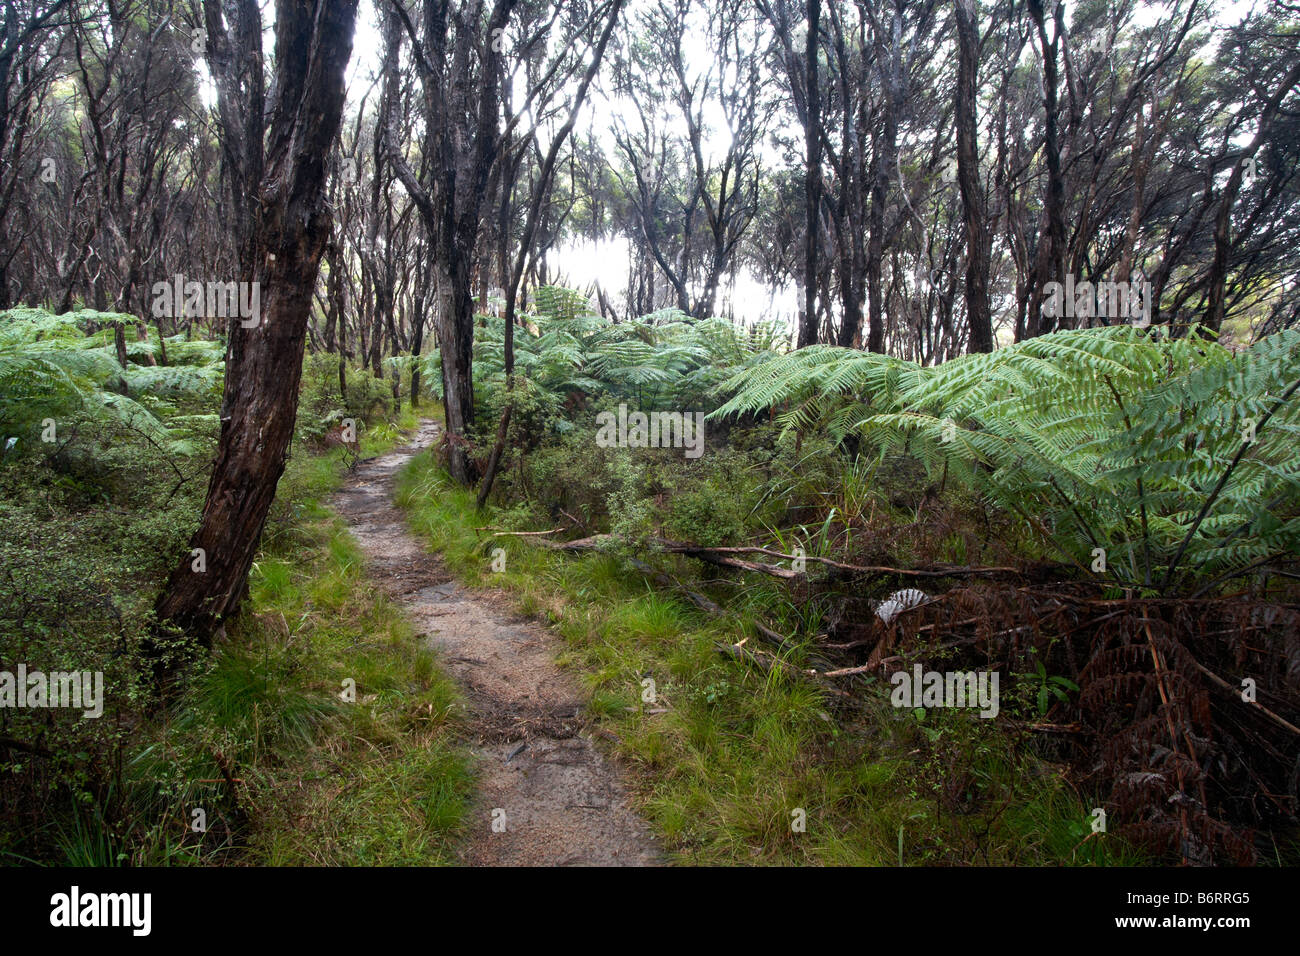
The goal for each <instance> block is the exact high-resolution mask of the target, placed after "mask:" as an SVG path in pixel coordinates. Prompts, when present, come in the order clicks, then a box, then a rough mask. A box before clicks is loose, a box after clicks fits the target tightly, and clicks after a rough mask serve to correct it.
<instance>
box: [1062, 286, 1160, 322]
mask: <svg viewBox="0 0 1300 956" xmlns="http://www.w3.org/2000/svg"><path fill="white" fill-rule="evenodd" d="M1043 291H1044V292H1045V293H1046V298H1045V299H1044V301H1043V314H1044V315H1047V316H1050V317H1052V318H1059V317H1061V316H1065V317H1066V318H1070V319H1091V318H1107V319H1133V320H1134V324H1135V325H1150V324H1151V283H1150V282H1148V281H1146V280H1145V279H1141V277H1140V274H1135V275H1134V276H1133V277H1131V281H1129V282H1096V283H1093V282H1088V281H1087V280H1085V281H1083V282H1075V281H1074V276H1073V275H1071V274H1068V273H1067V274H1066V276H1065V283H1064V284H1062V283H1060V282H1049V283H1047V284H1046V285H1045V286H1043Z"/></svg>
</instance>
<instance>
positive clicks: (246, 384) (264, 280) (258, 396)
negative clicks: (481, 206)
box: [157, 0, 357, 641]
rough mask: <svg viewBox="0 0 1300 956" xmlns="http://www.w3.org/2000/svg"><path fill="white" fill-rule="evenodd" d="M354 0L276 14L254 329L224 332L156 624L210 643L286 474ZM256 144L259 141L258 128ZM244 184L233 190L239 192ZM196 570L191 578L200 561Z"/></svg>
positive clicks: (233, 603)
mask: <svg viewBox="0 0 1300 956" xmlns="http://www.w3.org/2000/svg"><path fill="white" fill-rule="evenodd" d="M356 9H357V0H303V2H289V0H282V2H281V3H280V4H279V5H278V7H277V15H276V24H275V31H276V78H275V79H276V84H275V90H276V103H275V105H274V108H273V109H272V111H271V113H270V131H269V137H268V139H267V155H266V164H265V170H264V175H263V176H262V177H261V179H260V184H259V185H260V189H259V194H258V195H257V196H255V197H252V198H251V200H250V205H251V207H252V208H257V209H260V214H259V217H258V222H257V224H256V226H257V228H256V229H255V230H253V231H252V232H251V233H250V253H251V254H250V255H249V256H248V260H249V261H252V262H254V263H260V265H259V266H258V267H257V270H256V272H255V273H254V277H255V278H256V280H257V281H259V282H260V283H261V289H260V292H261V314H260V316H258V317H257V318H258V319H259V321H258V322H257V324H255V325H252V326H251V327H248V328H245V327H244V325H243V323H242V322H240V321H235V322H233V323H232V325H231V331H230V343H229V348H228V353H227V361H226V384H225V394H224V397H223V400H222V407H221V438H220V443H219V445H218V448H217V461H216V465H215V467H214V468H213V472H212V478H211V481H210V482H209V485H208V496H207V501H206V502H205V503H204V507H203V516H202V519H201V522H200V525H199V530H198V531H197V532H196V533H195V535H194V537H193V538H192V539H191V540H190V547H191V549H194V551H197V552H199V555H198V556H194V552H193V551H192V552H191V553H187V554H186V555H184V556H183V557H182V559H181V562H180V564H179V565H178V566H177V567H176V569H175V570H174V571H173V572H172V574H171V578H170V579H169V580H168V583H167V587H166V589H165V590H164V591H163V593H162V595H161V596H160V598H159V600H158V605H157V614H158V618H159V620H160V621H166V622H170V623H172V624H175V625H178V626H180V627H182V628H185V629H188V630H191V631H192V632H193V633H195V634H196V635H197V636H198V637H200V639H202V640H204V641H208V640H210V639H211V636H212V635H213V633H214V632H215V631H216V629H217V628H218V627H219V626H220V625H221V622H222V621H223V620H224V619H225V618H226V617H228V616H229V615H230V614H232V613H234V612H235V611H236V609H237V608H238V606H239V603H240V601H241V599H242V598H243V596H244V594H245V592H246V590H247V581H248V571H249V568H250V567H251V566H252V563H253V557H254V555H255V554H256V551H257V546H258V542H259V540H260V538H261V534H262V528H263V526H264V524H265V522H266V516H267V513H268V511H269V510H270V507H271V502H272V500H273V499H274V497H275V489H276V484H277V483H278V481H279V479H280V475H281V473H282V472H283V471H284V464H285V460H286V453H287V451H288V448H289V442H290V439H291V438H292V437H293V428H294V420H295V418H296V414H297V409H298V384H299V380H300V378H301V375H302V357H303V345H304V342H305V340H306V335H307V322H308V320H309V318H310V315H311V307H312V295H313V292H314V290H315V285H316V276H317V272H318V270H319V267H320V259H321V254H322V252H323V251H324V248H325V244H326V242H327V241H328V239H329V235H330V213H329V209H328V206H327V204H326V202H325V188H324V187H325V159H326V157H327V156H328V155H329V152H330V149H331V148H332V147H333V144H334V139H335V137H336V136H337V135H338V130H339V125H340V120H341V117H342V111H343V95H344V89H343V73H344V69H345V68H346V66H347V62H348V58H349V56H350V55H351V51H352V33H353V26H354V22H355V18H356ZM258 125H259V128H257V129H256V130H255V134H256V135H257V136H258V137H259V138H260V136H261V131H260V124H258ZM248 185H250V184H249V183H240V182H238V181H236V183H235V188H236V190H238V189H240V188H243V187H246V186H248ZM200 557H201V559H202V570H199V567H200V563H199V558H200Z"/></svg>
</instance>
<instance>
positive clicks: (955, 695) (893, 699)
mask: <svg viewBox="0 0 1300 956" xmlns="http://www.w3.org/2000/svg"><path fill="white" fill-rule="evenodd" d="M889 682H890V683H891V684H892V685H894V691H893V693H892V694H890V695H889V702H890V703H891V704H893V705H894V706H895V707H907V708H911V709H915V708H917V707H920V708H925V709H928V708H931V707H978V708H979V710H980V716H981V717H990V718H991V717H996V716H997V715H998V672H997V671H944V672H940V671H922V670H921V665H920V664H916V665H913V667H912V672H911V673H910V674H909V673H908V672H907V671H905V670H902V671H896V672H895V673H894V675H893V676H892V677H890V678H889Z"/></svg>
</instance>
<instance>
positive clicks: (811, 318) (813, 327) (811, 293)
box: [798, 0, 822, 348]
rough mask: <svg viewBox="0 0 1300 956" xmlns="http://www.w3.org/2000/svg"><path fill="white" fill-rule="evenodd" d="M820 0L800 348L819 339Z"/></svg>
mask: <svg viewBox="0 0 1300 956" xmlns="http://www.w3.org/2000/svg"><path fill="white" fill-rule="evenodd" d="M821 12H822V8H821V0H808V44H807V47H806V49H805V51H804V55H805V58H806V59H805V66H806V69H807V75H808V118H807V122H806V123H805V124H804V151H805V157H806V161H807V164H808V165H807V169H806V175H805V177H804V199H805V201H806V202H807V204H808V220H807V225H806V227H805V228H806V233H805V235H804V258H803V268H804V285H803V288H804V293H803V315H802V316H801V317H800V322H799V339H798V348H804V347H806V346H809V345H813V344H815V343H816V342H817V339H818V321H817V251H818V249H817V247H818V243H819V242H820V241H821V230H820V228H819V223H820V221H821V198H822V190H821V181H822V176H821V173H822V151H821V145H822V140H821V98H820V96H819V95H818V90H817V50H818V48H819V46H820V44H819V43H818V35H819V34H820V32H821Z"/></svg>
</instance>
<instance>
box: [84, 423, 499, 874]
mask: <svg viewBox="0 0 1300 956" xmlns="http://www.w3.org/2000/svg"><path fill="white" fill-rule="evenodd" d="M399 424H400V425H402V426H404V427H406V428H408V429H409V428H410V427H412V426H413V425H414V424H415V419H414V417H413V416H411V415H410V414H409V413H408V414H407V415H405V416H404V420H403V421H402V422H400V423H399ZM401 438H402V436H401V434H400V433H399V432H398V431H397V430H396V429H382V430H380V429H372V430H369V431H368V432H366V433H365V438H364V439H363V443H362V456H363V457H367V456H370V455H375V454H379V453H382V452H383V451H385V450H386V449H387V448H389V447H392V446H393V445H395V444H398V443H400V441H401ZM344 473H345V469H344V468H343V461H342V453H341V451H340V450H335V451H334V452H332V453H330V454H327V455H321V456H312V455H308V454H303V453H298V454H296V455H295V456H294V458H293V459H292V460H291V462H290V464H289V467H288V469H287V471H286V474H285V476H284V478H283V479H282V481H281V485H280V489H279V494H278V495H277V502H276V510H275V514H274V515H273V519H272V522H271V523H270V525H269V526H268V532H267V534H266V536H265V537H264V540H263V549H262V552H261V553H260V554H259V557H258V560H257V562H256V564H255V565H254V568H253V572H252V574H251V576H250V582H249V586H250V591H249V593H250V601H249V604H248V606H247V609H246V611H244V612H243V613H241V615H240V616H239V618H238V619H237V621H235V622H233V623H232V624H231V625H230V626H229V627H228V629H227V636H226V639H225V640H224V641H220V642H218V644H217V645H216V646H215V647H214V649H213V652H212V654H211V656H210V658H209V659H208V661H207V662H206V665H205V666H204V667H203V670H202V672H201V673H199V674H197V675H195V676H194V677H193V678H192V679H191V683H190V686H189V687H188V689H187V691H186V693H185V694H184V697H183V698H182V699H181V700H179V701H178V702H177V703H176V704H175V705H174V706H172V707H171V708H169V711H168V714H169V716H168V717H167V718H166V719H164V720H163V721H162V722H160V724H159V725H158V727H157V730H156V732H155V733H154V734H153V735H152V737H151V739H150V740H149V742H148V744H147V745H146V746H144V747H142V748H141V749H140V750H139V752H138V753H137V754H135V756H134V758H133V760H132V762H131V771H132V772H131V779H132V780H133V781H134V783H133V787H134V788H135V790H136V791H137V792H136V793H135V794H134V801H133V802H134V805H135V806H136V807H138V808H139V809H140V810H141V811H142V812H146V813H148V814H149V815H153V816H156V817H159V818H161V819H163V820H165V821H166V823H165V824H164V825H163V826H161V827H158V828H157V829H156V832H155V834H154V838H153V839H152V840H149V841H146V842H145V847H144V849H143V850H140V851H137V853H136V858H135V862H172V863H176V862H188V863H217V862H220V863H245V864H248V863H251V864H269V865H300V864H306V865H426V866H427V865H445V864H450V863H453V862H455V859H456V857H455V848H456V844H457V841H458V839H459V838H460V835H461V833H462V828H463V824H464V822H465V816H466V812H467V808H468V806H469V801H470V798H471V796H472V792H473V773H472V766H471V763H470V760H469V757H468V754H467V753H466V752H465V750H464V749H463V747H461V745H460V743H459V741H458V730H459V720H458V718H459V714H460V713H461V712H462V711H463V704H462V702H461V700H460V697H459V695H458V691H457V688H456V686H455V685H454V683H452V681H451V680H450V679H449V678H448V677H447V676H446V675H445V674H444V673H443V672H442V670H441V669H440V668H439V666H438V664H437V661H436V660H435V658H434V656H433V654H432V653H431V652H430V651H429V650H428V649H427V648H425V647H423V646H422V645H421V642H420V640H419V638H418V636H417V635H416V633H415V632H414V630H413V629H412V627H411V625H410V624H409V622H408V621H407V620H406V619H405V618H404V616H403V615H402V613H401V611H400V609H399V608H398V607H396V606H394V605H393V604H392V603H391V602H389V601H388V600H387V599H385V598H384V597H383V595H381V594H380V593H379V592H377V591H376V589H375V588H374V586H373V583H372V582H370V581H368V580H367V579H366V578H365V576H364V573H363V562H362V556H361V554H360V553H359V551H358V550H357V546H356V544H355V542H354V541H353V539H352V538H351V536H350V535H349V534H348V532H347V529H346V527H345V525H344V524H343V522H342V521H341V520H339V519H338V518H337V517H336V516H334V515H333V514H332V513H331V512H330V511H329V509H328V507H327V506H326V505H325V504H324V503H323V500H324V498H325V497H326V496H327V495H328V494H329V493H330V492H332V491H334V490H336V489H337V488H338V487H339V485H340V484H341V482H342V479H343V476H344ZM345 681H352V682H355V702H348V701H346V700H344V699H342V697H341V694H342V693H343V691H344V690H345V688H346V687H347V686H349V685H348V684H346V683H345ZM227 777H229V778H230V779H227ZM232 781H234V782H232ZM198 807H201V808H202V809H203V810H204V812H205V813H206V815H207V825H208V829H207V832H206V833H202V834H200V833H195V832H193V831H192V830H191V829H190V828H188V827H186V826H184V823H185V821H189V820H191V818H192V813H193V810H194V809H195V808H198ZM88 829H89V830H90V831H91V832H94V831H95V829H96V828H88ZM70 843H71V844H72V845H73V846H84V847H85V849H84V850H82V851H80V855H82V856H85V855H87V854H90V853H94V854H95V855H96V856H97V857H102V856H104V855H106V854H107V853H109V852H110V850H111V847H110V848H109V849H103V848H100V847H99V846H97V844H96V843H95V842H93V841H91V840H90V839H89V838H87V839H84V840H77V839H74V840H71V841H70ZM70 855H72V854H70Z"/></svg>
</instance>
